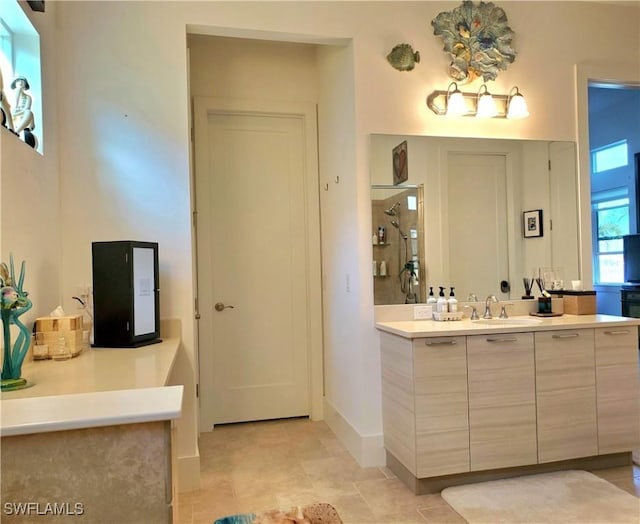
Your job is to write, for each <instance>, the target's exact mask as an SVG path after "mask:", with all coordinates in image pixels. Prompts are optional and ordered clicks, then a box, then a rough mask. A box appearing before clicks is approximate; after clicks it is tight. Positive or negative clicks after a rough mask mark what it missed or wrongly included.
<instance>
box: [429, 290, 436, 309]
mask: <svg viewBox="0 0 640 524" xmlns="http://www.w3.org/2000/svg"><path fill="white" fill-rule="evenodd" d="M427 304H433V305H434V307H435V305H436V297H435V295H434V294H433V286H429V297H428V298H427Z"/></svg>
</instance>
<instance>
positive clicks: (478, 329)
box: [376, 315, 640, 338]
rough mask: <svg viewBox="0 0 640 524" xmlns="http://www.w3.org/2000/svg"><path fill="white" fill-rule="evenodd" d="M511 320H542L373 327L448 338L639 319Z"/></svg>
mask: <svg viewBox="0 0 640 524" xmlns="http://www.w3.org/2000/svg"><path fill="white" fill-rule="evenodd" d="M510 318H511V319H513V320H514V321H515V320H516V319H518V318H522V319H527V321H528V320H530V319H533V318H536V319H538V320H541V322H540V323H539V324H527V325H517V324H515V325H499V322H500V321H499V319H497V318H496V319H495V320H496V325H494V326H487V325H486V324H477V323H474V322H473V321H472V320H469V319H468V318H464V319H462V320H451V321H443V322H439V321H435V320H395V321H389V322H376V328H378V329H379V330H380V331H384V332H387V333H392V334H394V335H399V336H401V337H404V338H422V337H443V336H446V337H451V336H464V335H486V334H490V333H522V332H531V331H552V330H556V329H581V328H606V327H612V328H615V327H624V326H638V325H640V319H638V318H627V317H617V316H612V315H562V316H559V317H535V316H522V317H510Z"/></svg>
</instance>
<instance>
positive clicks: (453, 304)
mask: <svg viewBox="0 0 640 524" xmlns="http://www.w3.org/2000/svg"><path fill="white" fill-rule="evenodd" d="M453 289H454V288H451V293H449V300H447V306H449V313H456V312H457V311H458V299H456V295H455V293H454V292H453Z"/></svg>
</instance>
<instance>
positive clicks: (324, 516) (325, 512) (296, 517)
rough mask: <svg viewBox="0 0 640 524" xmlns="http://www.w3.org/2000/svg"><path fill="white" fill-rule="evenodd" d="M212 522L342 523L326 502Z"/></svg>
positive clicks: (243, 523)
mask: <svg viewBox="0 0 640 524" xmlns="http://www.w3.org/2000/svg"><path fill="white" fill-rule="evenodd" d="M213 524H342V520H341V519H340V517H339V516H338V512H337V511H336V509H335V508H334V507H333V506H332V505H331V504H327V503H326V502H317V503H315V504H309V505H308V506H304V507H298V508H291V509H290V510H289V511H283V510H279V509H274V510H269V511H262V512H260V513H242V514H240V515H229V516H228V517H223V518H221V519H217V520H216V521H214V523H213Z"/></svg>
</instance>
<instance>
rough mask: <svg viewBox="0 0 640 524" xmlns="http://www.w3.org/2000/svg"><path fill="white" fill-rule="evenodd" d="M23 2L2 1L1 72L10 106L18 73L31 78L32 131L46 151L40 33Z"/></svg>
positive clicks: (40, 150) (13, 0)
mask: <svg viewBox="0 0 640 524" xmlns="http://www.w3.org/2000/svg"><path fill="white" fill-rule="evenodd" d="M23 3H24V2H18V1H16V0H0V5H2V8H0V71H2V83H3V88H4V89H3V90H4V94H5V95H6V96H7V98H8V99H9V104H10V105H13V103H14V100H15V95H16V93H14V92H13V89H11V83H12V82H13V81H14V80H15V79H16V77H18V76H24V77H25V78H26V79H27V80H28V82H29V95H30V96H31V97H32V101H33V102H32V105H31V111H32V112H33V117H34V122H33V124H34V126H35V127H34V129H33V134H34V135H35V136H36V137H37V139H36V140H37V143H38V146H37V150H38V151H39V152H40V153H43V151H44V137H43V135H42V129H43V127H44V126H43V123H42V116H43V108H42V75H41V70H40V36H39V35H38V32H37V31H36V29H35V27H34V26H33V24H32V23H31V21H30V20H29V17H28V16H27V11H25V9H24V8H23V6H22V4H23ZM29 12H30V11H29Z"/></svg>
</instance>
